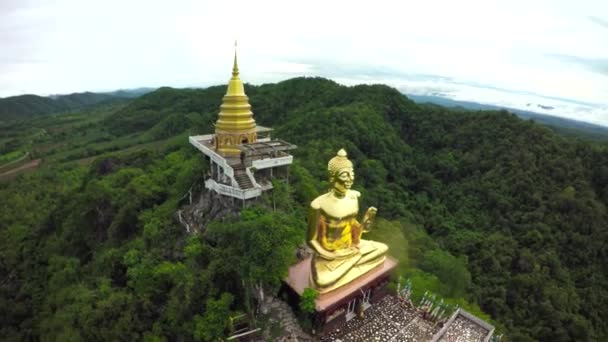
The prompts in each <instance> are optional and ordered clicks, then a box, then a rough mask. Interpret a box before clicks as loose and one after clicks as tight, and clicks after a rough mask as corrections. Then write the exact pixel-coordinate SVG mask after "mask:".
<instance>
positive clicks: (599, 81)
mask: <svg viewBox="0 0 608 342" xmlns="http://www.w3.org/2000/svg"><path fill="white" fill-rule="evenodd" d="M235 40H238V55H239V67H240V70H241V78H242V79H243V80H244V81H246V82H249V83H252V84H262V83H268V82H277V81H281V80H284V79H288V78H292V77H297V76H322V77H327V78H331V79H333V80H335V81H337V82H340V83H343V84H346V85H353V84H359V83H384V84H388V85H390V86H393V87H396V88H398V89H399V90H401V91H402V92H405V93H409V94H417V95H435V96H443V97H447V98H451V99H455V100H467V101H475V102H480V103H487V104H496V105H501V106H507V107H513V108H519V109H530V110H532V109H533V110H534V111H538V112H544V113H547V114H552V115H557V116H563V117H569V118H574V119H577V120H582V121H587V122H591V123H596V124H601V125H605V126H608V1H605V0H595V1H591V0H577V1H562V0H552V1H551V0H505V1H501V0H459V1H447V0H446V1H439V0H424V1H411V0H402V1H386V0H374V1H356V0H351V1H339V0H338V1H328V0H324V1H319V0H308V1H278V0H277V1H274V0H273V1H264V0H258V1H236V0H235V1H201V0H198V1H197V0H173V1H154V0H148V1H137V0H136V1H128V0H103V1H98V0H88V1H83V0H56V1H48V0H36V1H33V0H0V97H7V96H13V95H20V94H26V93H27V94H32V93H33V94H39V95H49V94H64V93H72V92H82V91H110V90H115V89H128V88H137V87H159V86H171V87H178V88H180V87H205V86H209V85H216V84H222V83H226V82H227V80H228V79H229V77H230V71H231V66H232V56H233V53H234V41H235ZM539 105H542V106H543V107H545V108H547V109H543V108H541V107H539Z"/></svg>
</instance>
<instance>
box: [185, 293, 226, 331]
mask: <svg viewBox="0 0 608 342" xmlns="http://www.w3.org/2000/svg"><path fill="white" fill-rule="evenodd" d="M232 300H233V298H232V295H231V294H229V293H223V294H222V296H221V297H220V298H219V299H217V300H214V299H209V300H208V301H207V304H206V305H205V307H206V310H205V314H204V315H202V316H201V315H197V316H195V317H194V322H195V325H194V340H195V341H217V340H219V339H220V338H222V337H223V336H224V334H225V330H226V329H227V328H228V325H229V322H230V316H229V315H230V305H231V304H232Z"/></svg>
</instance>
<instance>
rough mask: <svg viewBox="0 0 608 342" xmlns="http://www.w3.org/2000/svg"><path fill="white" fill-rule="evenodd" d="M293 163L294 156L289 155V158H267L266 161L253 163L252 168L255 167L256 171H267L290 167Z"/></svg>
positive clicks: (261, 160)
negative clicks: (278, 167)
mask: <svg viewBox="0 0 608 342" xmlns="http://www.w3.org/2000/svg"><path fill="white" fill-rule="evenodd" d="M291 163H293V156H289V155H288V156H285V157H279V158H266V159H258V160H254V161H253V162H252V163H251V166H252V167H255V168H256V169H267V168H269V167H277V166H283V165H290V164H291Z"/></svg>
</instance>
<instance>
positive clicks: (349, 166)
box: [327, 149, 355, 194]
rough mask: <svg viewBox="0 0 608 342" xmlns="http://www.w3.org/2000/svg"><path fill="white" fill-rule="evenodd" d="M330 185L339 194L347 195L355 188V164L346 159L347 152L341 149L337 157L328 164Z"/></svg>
mask: <svg viewBox="0 0 608 342" xmlns="http://www.w3.org/2000/svg"><path fill="white" fill-rule="evenodd" d="M327 172H328V174H329V183H330V184H331V186H332V188H333V190H335V191H337V192H338V193H339V194H345V193H346V192H347V191H348V190H350V188H351V187H352V186H353V182H354V181H355V171H354V169H353V163H352V162H351V161H350V160H349V159H348V158H347V157H346V151H345V150H344V149H340V151H338V153H337V154H336V156H335V157H333V158H331V159H330V161H329V163H328V164H327Z"/></svg>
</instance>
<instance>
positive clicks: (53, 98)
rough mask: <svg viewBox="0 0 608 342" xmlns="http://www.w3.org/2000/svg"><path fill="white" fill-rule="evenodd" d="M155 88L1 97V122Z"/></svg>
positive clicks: (125, 97)
mask: <svg viewBox="0 0 608 342" xmlns="http://www.w3.org/2000/svg"><path fill="white" fill-rule="evenodd" d="M153 90H154V89H153V88H137V89H121V90H116V91H113V92H107V93H92V92H84V93H74V94H68V95H50V96H38V95H19V96H11V97H6V98H0V122H8V121H15V120H25V119H30V118H33V117H37V116H44V115H49V114H54V113H59V112H65V111H69V110H78V109H82V108H85V107H90V106H93V105H98V104H106V103H116V102H122V101H126V100H128V99H131V98H136V97H139V96H141V95H143V94H146V93H148V92H150V91H153Z"/></svg>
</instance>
